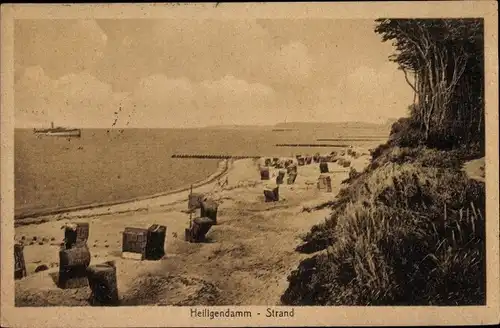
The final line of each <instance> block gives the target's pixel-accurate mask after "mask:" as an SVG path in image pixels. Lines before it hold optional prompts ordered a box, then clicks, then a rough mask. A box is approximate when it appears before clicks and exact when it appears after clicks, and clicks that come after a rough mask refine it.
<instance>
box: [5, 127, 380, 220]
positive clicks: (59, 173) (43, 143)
mask: <svg viewBox="0 0 500 328" xmlns="http://www.w3.org/2000/svg"><path fill="white" fill-rule="evenodd" d="M388 132H389V131H388V127H387V126H386V125H368V126H362V127H358V126H354V127H353V126H335V127H328V126H324V125H323V126H320V127H318V126H314V125H307V124H306V125H300V126H298V127H297V128H295V129H289V130H288V129H285V130H278V131H276V130H275V128H274V127H241V128H238V127H233V128H228V127H220V128H199V129H83V130H82V134H81V137H80V138H74V137H72V138H67V137H54V136H39V135H35V134H34V133H33V131H32V130H29V129H16V130H15V133H14V153H15V154H14V155H15V157H14V167H15V186H14V187H15V188H14V194H15V216H16V217H22V216H23V215H25V214H26V213H30V215H31V214H33V213H37V212H43V211H47V210H54V209H64V208H69V207H74V206H81V205H89V204H94V203H103V202H114V201H122V200H128V199H133V198H135V197H139V196H147V195H152V194H156V193H161V192H168V191H171V190H175V189H178V188H182V187H186V186H189V185H190V184H192V183H196V182H199V181H201V180H203V179H206V178H207V177H209V176H210V175H211V174H213V173H214V172H215V171H216V170H217V167H218V163H219V161H218V160H207V159H186V158H172V155H173V154H207V155H208V154H211V155H235V156H295V155H297V154H302V155H307V154H311V155H312V154H314V153H316V152H320V153H329V152H330V151H332V150H335V149H337V147H332V148H331V149H330V148H307V147H305V148H300V147H277V146H276V144H290V143H292V144H300V143H308V144H314V143H323V144H324V143H329V144H346V142H341V141H340V142H339V141H321V142H319V141H317V139H318V138H341V139H342V138H344V139H349V138H360V139H361V138H366V139H364V140H363V141H348V143H349V144H351V145H353V146H356V147H363V148H370V147H376V146H377V145H378V144H380V143H383V142H384V141H385V139H386V138H387V135H388ZM339 148H342V147H339Z"/></svg>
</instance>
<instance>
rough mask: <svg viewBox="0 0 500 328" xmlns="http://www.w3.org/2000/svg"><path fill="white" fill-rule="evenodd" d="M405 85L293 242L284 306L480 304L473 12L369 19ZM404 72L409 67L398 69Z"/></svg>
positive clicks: (479, 150) (480, 96) (480, 110)
mask: <svg viewBox="0 0 500 328" xmlns="http://www.w3.org/2000/svg"><path fill="white" fill-rule="evenodd" d="M375 32H376V33H378V34H380V35H381V36H382V41H384V42H385V41H392V42H393V45H394V47H395V54H394V55H392V56H391V57H390V60H391V61H393V62H395V63H397V64H398V66H399V69H401V70H402V71H403V72H404V74H405V78H406V82H407V83H408V84H409V86H411V88H412V89H413V91H414V96H415V97H414V104H413V105H412V106H410V108H409V117H408V118H404V119H400V120H399V121H398V122H396V123H394V124H393V126H392V131H391V137H390V139H389V141H388V142H387V143H386V144H384V145H381V146H379V147H378V148H377V149H375V150H374V151H373V153H372V161H371V164H370V165H369V166H368V167H367V168H366V169H365V170H364V171H363V172H362V173H360V174H354V175H353V176H351V178H350V179H349V180H350V181H348V182H349V185H348V186H347V187H346V188H344V189H343V190H341V192H340V193H339V195H338V197H337V199H336V201H335V202H334V205H333V213H332V214H331V217H330V218H328V219H327V220H326V221H325V222H324V223H322V224H320V225H316V226H314V227H313V228H312V229H311V231H310V232H309V233H308V234H307V235H306V236H304V238H303V239H304V244H303V245H301V246H300V247H298V250H299V251H302V252H307V253H316V252H317V254H315V255H314V256H312V257H311V258H309V259H306V260H304V261H302V262H301V263H300V265H299V267H298V269H297V270H295V271H293V272H292V273H291V275H290V276H289V282H290V284H289V287H288V289H287V290H286V291H285V293H284V294H283V295H282V298H281V299H282V302H283V303H284V304H290V305H299V304H300V305H472V304H476V305H479V304H485V275H486V273H485V271H486V270H485V262H486V261H485V255H486V254H485V253H486V252H485V217H484V215H485V185H484V182H480V181H476V180H474V179H470V177H468V176H467V174H466V173H464V172H463V171H462V170H461V167H462V164H463V163H464V162H465V161H466V160H469V159H474V158H481V157H484V131H485V125H484V121H485V118H484V32H483V22H482V21H481V20H478V19H380V20H377V27H376V28H375ZM409 77H410V78H409Z"/></svg>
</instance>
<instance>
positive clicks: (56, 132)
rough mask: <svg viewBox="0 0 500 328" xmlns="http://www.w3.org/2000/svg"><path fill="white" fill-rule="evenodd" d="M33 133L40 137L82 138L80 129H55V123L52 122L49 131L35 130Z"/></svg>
mask: <svg viewBox="0 0 500 328" xmlns="http://www.w3.org/2000/svg"><path fill="white" fill-rule="evenodd" d="M33 132H34V133H35V134H38V135H46V136H55V137H77V138H79V137H80V136H81V130H80V129H68V128H64V127H60V126H56V127H54V122H51V124H50V128H49V129H33Z"/></svg>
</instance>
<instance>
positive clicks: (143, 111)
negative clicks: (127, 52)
mask: <svg viewBox="0 0 500 328" xmlns="http://www.w3.org/2000/svg"><path fill="white" fill-rule="evenodd" d="M273 101H274V91H273V90H272V89H271V88H270V87H268V86H265V85H262V84H258V83H248V82H247V81H244V80H241V79H236V78H235V77H233V76H230V75H228V76H225V77H223V78H221V79H218V80H214V81H212V80H204V81H201V82H196V81H190V80H188V79H175V78H174V79H171V78H168V77H167V76H165V75H158V74H156V75H152V76H148V77H146V78H143V79H141V80H140V82H139V83H138V84H137V86H136V89H135V90H134V92H132V93H131V95H130V97H129V98H127V100H126V106H128V107H133V108H134V114H133V115H132V117H131V121H132V124H133V125H134V126H138V127H163V128H165V127H196V126H207V125H220V124H248V123H249V122H254V123H256V124H264V123H266V122H267V120H268V115H266V114H268V111H269V110H270V109H271V110H272V109H273V107H272V104H273Z"/></svg>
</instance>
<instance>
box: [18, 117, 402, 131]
mask: <svg viewBox="0 0 500 328" xmlns="http://www.w3.org/2000/svg"><path fill="white" fill-rule="evenodd" d="M397 120H398V119H397V118H391V119H388V120H386V122H381V123H371V122H360V121H345V122H300V121H298V122H281V123H276V124H268V125H251V124H242V125H238V124H227V125H207V126H201V127H185V128H182V127H179V128H176V127H169V128H165V129H229V130H232V129H245V130H252V129H287V130H295V129H304V128H308V129H311V128H316V129H323V128H355V129H363V128H376V127H388V126H390V125H392V124H393V123H394V122H396V121H397ZM55 125H56V126H60V127H64V128H72V129H78V128H79V129H102V130H123V129H162V128H156V127H155V128H144V127H137V128H136V127H126V128H124V127H78V126H68V125H59V124H55ZM16 129H20V130H31V129H32V128H16Z"/></svg>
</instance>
